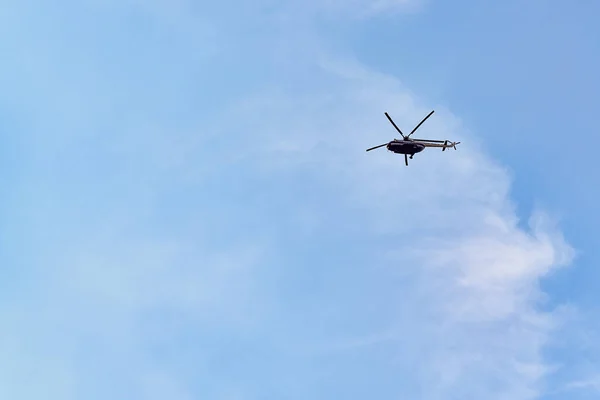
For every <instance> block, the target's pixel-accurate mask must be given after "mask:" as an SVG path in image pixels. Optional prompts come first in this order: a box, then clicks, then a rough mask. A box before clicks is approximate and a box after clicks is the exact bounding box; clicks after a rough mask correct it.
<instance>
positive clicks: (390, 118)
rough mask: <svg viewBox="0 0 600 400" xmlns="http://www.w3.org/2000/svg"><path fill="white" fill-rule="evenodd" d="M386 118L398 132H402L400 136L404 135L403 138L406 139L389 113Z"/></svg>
mask: <svg viewBox="0 0 600 400" xmlns="http://www.w3.org/2000/svg"><path fill="white" fill-rule="evenodd" d="M385 116H386V117H387V119H389V120H390V122H391V123H392V125H394V128H396V130H397V131H398V132H400V134H401V135H402V137H404V133H402V131H401V130H400V128H398V127H397V126H396V124H395V123H394V121H392V117H390V115H389V114H388V113H387V112H386V113H385Z"/></svg>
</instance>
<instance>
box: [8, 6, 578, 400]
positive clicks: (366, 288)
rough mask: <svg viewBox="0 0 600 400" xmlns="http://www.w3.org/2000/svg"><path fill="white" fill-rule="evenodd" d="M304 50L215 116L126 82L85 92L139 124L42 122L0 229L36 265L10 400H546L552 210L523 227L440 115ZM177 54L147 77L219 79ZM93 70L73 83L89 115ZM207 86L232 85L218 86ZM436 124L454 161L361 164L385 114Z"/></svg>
mask: <svg viewBox="0 0 600 400" xmlns="http://www.w3.org/2000/svg"><path fill="white" fill-rule="evenodd" d="M153 4H154V3H153ZM182 4H183V3H182ZM370 4H371V3H368V4H367V3H366V2H360V4H359V3H355V5H354V6H356V5H358V6H360V8H362V7H363V6H365V5H370ZM394 4H396V3H394ZM394 4H392V3H390V4H389V5H394ZM156 5H157V7H158V6H160V7H165V6H166V3H165V4H163V3H156ZM96 6H98V5H97V4H96ZM184 6H185V4H184ZM153 7H154V6H153ZM186 7H187V6H186ZM173 12H174V14H172V15H175V17H173V18H175V20H177V15H179V14H178V11H177V9H176V10H175V11H173ZM156 15H162V12H161V11H159V12H157V14H156ZM169 18H171V17H169ZM188 33H189V32H188ZM174 35H175V36H174V37H175V38H177V39H176V41H177V42H179V40H181V41H186V42H188V41H190V38H189V37H187V36H186V35H187V33H186V34H185V35H184V34H183V33H182V32H179V31H177V32H175V33H174ZM309 36H310V35H309ZM301 39H302V38H297V40H298V43H299V42H300V41H301ZM174 40H175V39H174ZM179 43H180V42H179ZM30 45H31V44H30ZM167 47H168V46H167ZM301 50H302V52H303V54H304V55H307V56H309V55H310V57H306V58H299V59H297V60H296V63H295V64H296V65H295V67H294V68H293V69H292V70H290V71H287V72H281V71H279V72H278V73H279V74H282V75H277V74H276V75H274V76H275V78H273V77H271V78H269V79H264V80H262V81H261V80H257V82H258V83H257V84H255V85H253V87H250V88H249V87H245V88H244V90H240V91H239V92H236V91H232V93H235V96H233V95H232V96H231V97H222V98H220V99H219V101H218V102H216V103H215V104H212V105H209V106H212V108H209V109H210V112H202V111H198V113H197V114H195V113H193V112H190V113H185V115H184V116H182V115H181V114H178V113H177V112H175V111H174V110H178V109H179V108H180V107H181V108H187V109H190V108H191V106H190V105H189V104H188V103H187V102H188V101H191V100H190V99H193V97H192V96H190V90H189V88H187V87H186V86H185V85H180V84H173V85H172V86H171V85H164V86H161V88H162V89H163V90H165V92H166V93H167V95H166V96H167V97H166V98H168V99H171V101H172V102H167V101H164V98H163V101H159V100H156V99H154V100H152V99H148V98H147V95H148V93H149V92H147V91H141V92H139V91H136V90H135V89H139V88H140V86H139V84H140V82H143V81H144V80H143V79H142V80H140V81H135V82H128V81H127V79H123V80H122V79H117V78H118V77H121V78H122V77H123V75H120V74H118V73H117V74H116V75H113V74H107V75H102V76H101V78H102V79H101V81H97V82H95V83H94V85H93V86H94V87H96V86H97V87H99V88H104V89H105V91H103V92H102V93H103V94H104V96H106V97H105V100H106V102H101V104H104V105H106V104H109V103H110V99H120V101H117V100H115V101H117V103H118V104H126V103H127V102H128V101H131V102H132V105H131V108H127V110H135V113H134V115H133V116H132V114H129V113H125V112H122V111H120V110H119V109H118V107H105V108H101V109H102V110H103V111H102V112H98V108H97V105H98V103H97V102H95V101H90V102H89V103H85V102H84V103H83V104H82V103H79V102H77V101H76V102H75V103H74V105H79V107H80V108H78V110H80V111H81V112H82V115H85V116H86V126H96V124H100V126H103V127H106V126H107V125H106V124H105V123H104V122H103V121H105V120H107V119H108V120H115V121H119V123H114V124H109V125H110V128H111V130H109V131H108V132H107V133H105V134H103V135H100V134H98V131H96V133H97V134H96V135H84V134H79V133H78V131H77V130H76V129H73V127H72V126H70V125H69V124H68V123H65V122H64V121H61V120H53V121H54V122H55V125H54V129H53V130H52V132H50V133H49V134H51V137H52V138H53V139H52V140H61V139H62V140H63V141H62V145H61V146H60V148H58V147H48V148H47V147H39V148H38V150H37V152H36V154H37V155H43V156H44V157H43V160H42V161H40V160H39V159H37V158H36V160H37V163H34V165H33V167H32V165H31V164H28V167H29V168H30V169H29V172H28V173H27V174H25V176H24V180H25V182H24V183H23V185H18V187H15V188H14V189H15V190H14V193H15V194H14V195H13V196H14V199H13V201H12V203H11V206H12V208H13V209H15V210H18V211H19V212H17V213H15V216H13V217H12V219H11V220H8V222H7V225H6V227H8V228H5V229H12V235H13V240H14V241H16V242H18V243H21V244H22V246H21V248H29V249H30V251H31V249H33V250H35V253H36V254H35V256H34V257H30V258H28V257H26V256H25V255H24V253H23V252H14V253H11V255H10V257H11V258H10V259H8V260H7V262H11V263H23V264H26V263H27V262H29V263H30V264H27V267H26V268H25V269H24V271H27V273H28V274H30V275H29V276H30V277H31V278H30V279H25V278H24V279H23V280H24V281H25V283H24V284H23V287H22V288H21V292H20V293H13V294H12V295H11V296H12V297H10V298H9V299H8V300H7V301H6V302H5V303H4V305H3V308H2V317H3V319H4V320H5V321H6V323H7V326H8V329H6V330H5V331H3V333H2V340H1V341H2V342H3V343H8V344H9V345H7V346H6V349H5V350H6V351H7V352H6V354H8V357H7V358H4V359H5V360H8V359H9V358H10V360H14V361H13V362H12V366H13V367H12V368H11V367H10V366H8V367H7V366H6V365H5V366H4V367H3V368H2V377H3V379H2V378H0V379H2V380H1V381H0V382H1V383H2V384H0V387H1V388H2V390H4V394H5V397H7V398H39V397H40V396H41V393H44V394H45V395H46V396H48V397H56V398H62V399H69V398H81V397H86V398H92V399H93V398H110V397H112V398H114V397H118V396H117V394H118V395H119V396H121V397H122V396H126V397H128V398H152V397H151V396H158V395H159V394H160V395H162V396H168V397H171V398H175V399H187V398H196V397H198V396H200V397H207V398H265V397H278V398H281V397H287V398H313V399H318V398H331V397H332V396H333V397H337V398H352V396H355V398H358V397H360V398H364V396H363V395H364V394H365V393H371V394H373V393H374V391H377V393H376V394H380V395H381V396H382V397H385V396H388V397H395V396H396V397H397V396H400V397H406V398H415V397H418V398H423V399H426V400H433V399H446V398H449V397H465V398H486V399H501V398H502V399H503V398H511V399H517V400H520V399H533V398H536V397H538V396H539V395H540V394H541V393H543V390H544V383H545V382H544V377H545V374H546V373H547V371H548V370H549V369H550V368H551V366H552V364H551V363H549V362H547V360H545V358H544V356H543V350H544V346H545V344H546V343H547V342H548V340H549V338H550V337H551V336H552V335H553V332H554V329H555V327H556V326H558V325H560V323H561V315H560V314H559V313H555V312H553V311H552V310H550V311H541V309H540V308H539V306H540V304H541V302H542V300H543V293H542V292H541V290H540V288H539V282H540V280H541V279H543V278H544V276H546V274H548V273H549V272H550V271H552V270H553V269H554V268H557V267H560V266H563V265H565V264H568V263H569V262H570V261H571V259H572V256H573V254H572V250H571V249H570V247H569V246H568V245H567V244H566V243H565V241H564V240H563V238H562V236H561V234H560V231H559V230H558V229H557V228H556V227H555V226H554V225H553V224H552V223H551V221H550V220H549V219H548V218H547V217H545V216H544V214H543V213H542V212H540V213H539V214H537V215H535V216H534V217H533V218H532V219H531V223H530V227H529V229H527V230H525V229H524V228H522V227H521V225H520V224H519V221H518V218H517V216H516V214H515V211H514V206H513V204H512V200H511V198H510V183H511V182H510V176H509V174H508V173H507V172H506V171H505V169H504V168H503V167H502V166H501V165H499V164H498V163H496V162H495V161H493V160H491V159H490V158H489V157H488V156H487V155H486V154H485V152H484V151H483V150H482V149H481V147H479V146H478V143H477V134H476V133H473V132H469V131H468V130H467V128H466V126H465V124H463V123H462V122H461V121H460V119H459V118H458V117H457V116H455V115H453V114H452V113H451V112H450V111H449V110H448V109H447V108H445V107H443V106H441V105H437V104H436V105H430V104H426V102H425V100H424V99H421V98H419V97H418V96H417V95H415V94H413V93H411V92H410V91H409V90H408V89H407V88H406V87H405V86H404V85H403V84H402V83H401V82H400V81H399V80H398V79H397V78H395V77H392V76H386V75H383V74H380V73H377V72H374V71H372V70H370V69H369V68H366V67H364V66H361V65H360V64H359V63H356V62H351V61H348V60H347V59H343V58H335V57H333V56H331V55H330V54H328V52H326V51H324V50H323V49H322V47H320V46H318V45H315V43H314V42H310V43H308V44H306V47H304V48H302V49H301ZM171 54H175V55H177V54H179V53H178V52H173V53H171ZM88 57H90V59H93V60H96V59H95V58H94V56H92V55H88ZM151 58H152V57H151ZM274 58H275V59H277V57H274ZM180 60H187V61H188V62H189V63H190V64H188V65H187V67H186V68H182V69H177V68H174V69H169V70H168V71H167V72H169V73H165V71H161V69H160V68H158V69H149V70H147V71H145V73H146V75H144V76H145V77H151V78H157V77H158V78H160V77H164V78H165V79H167V78H169V79H168V80H169V82H175V81H176V82H179V83H181V82H188V83H189V85H190V86H193V85H194V83H196V84H198V85H199V84H200V83H202V84H205V83H206V82H207V81H208V80H209V79H207V78H206V77H198V76H197V71H196V67H199V66H204V65H205V64H204V62H205V60H203V61H202V62H200V61H198V60H197V59H191V58H186V57H184V56H181V58H180ZM45 61H46V63H48V64H50V65H52V66H53V67H54V68H58V66H59V65H62V64H61V63H62V57H56V58H53V57H52V56H51V55H50V56H48V58H47V59H45ZM96 61H97V60H96ZM98 62H100V61H98ZM215 63H216V65H212V66H211V67H210V69H209V70H210V71H213V72H214V71H217V70H218V67H219V64H218V62H215ZM265 64H269V65H270V63H269V62H267V63H265ZM134 65H139V64H137V63H135V62H134ZM172 65H175V64H172ZM261 65H263V63H262V62H261V61H256V62H254V64H252V61H247V63H246V64H245V65H244V66H248V67H250V66H253V67H254V68H256V69H259V68H258V67H260V66H261ZM277 65H279V64H277ZM257 66H258V67H257ZM134 69H135V68H134ZM129 72H131V71H129ZM129 72H128V73H129ZM174 72H179V73H180V75H177V76H173V75H171V73H174ZM43 74H44V71H43V69H42V70H35V69H33V70H31V71H29V72H28V74H25V75H22V76H21V78H23V77H30V76H33V77H36V79H38V80H40V81H41V80H42V79H43V76H44V75H43ZM286 74H287V75H286ZM125 75H127V74H125ZM60 76H62V75H60ZM88 77H89V76H88V75H86V74H81V75H77V76H76V77H74V78H72V79H65V80H64V81H61V82H62V84H63V86H62V87H63V88H64V87H66V88H68V89H69V93H71V94H72V95H73V97H70V98H71V99H72V98H74V99H84V98H85V97H86V96H88V95H89V90H88V89H89V87H90V86H86V85H84V84H83V83H84V82H87V78H88ZM211 77H212V79H214V80H216V81H217V82H216V86H223V87H226V86H227V85H226V84H227V82H228V81H227V78H228V77H229V75H228V74H227V73H222V74H218V73H216V72H215V74H214V75H211ZM253 77H254V78H256V76H253ZM63 78H65V77H64V76H63ZM171 79H173V80H171ZM256 79H258V78H256ZM213 84H215V83H214V82H213ZM120 85H122V86H120ZM116 88H121V89H122V90H123V92H122V91H120V90H117V89H116ZM31 90H32V91H33V92H34V94H35V93H37V94H39V95H40V96H41V95H42V94H43V93H45V92H44V91H36V89H35V88H32V89H31ZM240 92H241V93H240ZM118 93H128V95H127V96H126V99H128V100H123V99H122V98H120V97H119V96H118ZM156 93H157V94H159V93H162V92H161V91H157V92H156ZM178 95H181V98H182V99H184V100H183V101H177V99H178V98H179V96H178ZM47 100H48V99H46V101H47ZM66 100H68V99H66ZM66 100H65V104H64V105H65V106H66V105H67V104H68V103H69V101H66ZM134 100H135V101H136V102H134ZM39 101H41V100H39ZM200 103H201V104H198V103H194V104H196V106H197V108H198V109H199V110H201V109H202V107H203V106H204V105H205V104H204V103H205V102H202V101H201V102H200ZM208 103H210V101H208ZM161 105H169V109H168V111H169V112H163V111H164V110H163V109H162V108H161ZM431 108H435V109H436V114H435V115H434V117H433V118H432V119H431V120H429V121H428V122H427V124H426V125H424V126H423V128H422V130H421V131H420V132H421V133H420V135H422V136H425V137H439V138H442V139H445V138H448V139H456V140H460V141H462V142H463V144H461V146H460V148H459V151H454V150H451V151H449V152H443V153H442V152H441V151H439V150H438V151H432V150H426V151H425V152H423V153H421V154H418V155H417V156H415V158H414V160H412V162H411V165H410V167H409V168H406V167H404V165H403V160H402V158H401V157H398V156H394V155H392V154H390V153H388V152H386V151H385V150H380V151H378V152H373V153H365V151H364V150H365V149H366V148H367V147H370V146H372V145H375V144H379V143H383V142H385V141H387V140H389V139H391V138H392V137H394V134H395V133H394V130H393V128H391V126H390V125H389V123H388V122H387V120H386V119H385V117H384V116H383V112H384V111H388V112H390V113H391V114H392V116H393V117H394V119H395V120H396V122H397V123H399V124H400V125H401V126H403V127H404V126H406V127H407V128H408V127H409V126H412V125H414V124H415V123H416V122H418V121H419V120H420V119H421V118H422V117H423V116H424V115H425V114H426V113H427V112H429V111H430V109H431ZM132 113H133V111H132ZM42 114H43V112H42ZM62 128H70V129H69V130H68V131H67V132H62ZM24 135H25V136H23V137H24V138H25V139H23V141H26V140H33V139H35V138H38V136H39V135H37V134H35V133H31V134H29V135H27V134H26V133H24ZM65 137H67V138H68V140H67V139H65ZM48 141H50V139H48ZM23 151H24V154H25V156H30V155H31V154H30V153H27V150H23ZM82 155H85V157H83V156H82ZM25 159H26V160H30V159H31V158H28V157H25ZM25 163H26V162H25ZM48 182H51V183H54V185H49V184H48ZM25 200H26V201H25ZM17 227H18V229H17ZM5 233H6V232H5ZM4 257H7V256H6V255H5V256H4ZM23 273H25V272H23ZM42 333H43V334H42ZM5 362H6V361H5ZM47 371H51V372H52V374H51V375H48V374H46V372H47ZM31 374H33V376H34V377H35V378H34V379H35V380H36V382H37V385H35V388H33V386H32V385H29V384H28V383H27V381H26V379H27V378H26V377H27V376H31ZM398 382H400V383H398ZM373 387H376V388H377V389H373ZM38 388H39V389H38ZM37 390H40V392H39V393H38V392H36V391H37ZM28 391H29V392H28ZM19 395H21V397H19ZM242 395H243V396H242Z"/></svg>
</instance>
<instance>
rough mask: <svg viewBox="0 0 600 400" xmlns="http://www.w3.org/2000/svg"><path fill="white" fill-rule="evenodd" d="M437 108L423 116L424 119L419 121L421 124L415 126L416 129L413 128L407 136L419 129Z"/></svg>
mask: <svg viewBox="0 0 600 400" xmlns="http://www.w3.org/2000/svg"><path fill="white" fill-rule="evenodd" d="M434 111H435V110H432V111H431V112H430V113H429V114H427V116H426V117H425V118H423V120H422V121H421V122H419V125H417V126H415V129H413V130H412V131H411V132H410V133H409V134H408V136H407V137H409V136H410V135H412V134H413V133H414V132H415V131H416V130H417V129H419V127H420V126H421V125H422V124H423V122H425V121H426V120H427V118H429V117H431V114H433V112H434Z"/></svg>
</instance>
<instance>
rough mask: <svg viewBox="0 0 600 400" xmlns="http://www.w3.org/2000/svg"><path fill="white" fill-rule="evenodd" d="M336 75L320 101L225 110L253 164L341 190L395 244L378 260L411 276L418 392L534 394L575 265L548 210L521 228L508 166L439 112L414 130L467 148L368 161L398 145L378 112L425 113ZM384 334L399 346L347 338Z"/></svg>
mask: <svg viewBox="0 0 600 400" xmlns="http://www.w3.org/2000/svg"><path fill="white" fill-rule="evenodd" d="M333 64H336V63H333ZM328 65H332V64H331V63H329V64H328ZM340 68H341V69H340ZM328 71H330V72H331V71H333V74H334V75H333V76H329V79H330V82H329V84H328V85H326V86H325V87H322V88H319V85H321V84H322V82H321V81H319V78H317V77H315V81H316V82H315V83H314V86H315V87H313V88H312V89H313V90H314V91H313V92H312V94H311V95H308V96H306V97H295V96H293V95H292V94H289V95H287V94H285V93H282V92H277V93H275V92H270V93H266V94H264V95H261V96H258V97H256V98H253V99H251V100H245V101H243V102H242V103H240V107H239V108H238V109H237V111H230V113H231V114H230V115H232V116H236V117H237V118H233V119H232V120H233V121H235V120H238V119H241V120H244V121H245V122H246V124H247V126H249V127H251V130H252V131H253V132H256V134H255V135H253V136H252V137H248V138H244V139H241V138H240V139H241V140H242V143H243V148H247V149H248V153H249V154H248V160H250V158H252V159H254V160H257V159H258V160H261V162H262V163H263V169H262V171H272V172H273V173H275V171H277V172H276V173H281V171H282V170H285V169H286V168H288V169H293V170H297V169H302V170H305V171H306V170H310V171H312V173H311V174H310V175H308V176H311V177H317V176H318V177H319V179H326V180H327V182H329V183H330V184H331V185H333V186H334V188H335V190H336V191H337V195H336V197H337V198H338V201H339V202H340V203H339V204H340V207H343V208H344V209H347V210H350V209H352V210H355V211H354V212H353V213H352V214H349V215H348V218H352V219H354V220H355V224H357V225H358V226H359V227H364V228H366V229H368V230H369V231H370V232H371V233H370V235H380V237H381V239H382V240H387V238H390V237H391V238H395V239H394V240H395V242H396V243H397V245H393V246H391V248H390V249H388V251H387V253H386V255H385V256H384V258H383V259H381V258H380V257H379V258H376V261H373V263H375V264H378V263H382V262H383V263H384V264H387V265H389V268H394V269H397V270H400V271H398V273H401V274H407V275H406V276H407V279H408V281H407V282H405V283H404V284H403V285H401V286H399V287H398V291H400V292H401V293H399V294H398V296H397V299H396V300H397V301H398V302H399V303H398V314H397V315H396V317H395V318H394V319H393V321H389V322H390V323H392V324H393V325H394V326H396V328H397V330H396V340H399V341H401V342H403V345H402V346H401V348H402V349H403V351H404V352H406V351H408V349H407V347H408V348H410V349H411V350H410V351H408V352H409V355H407V356H406V358H405V359H404V360H403V361H402V362H404V363H407V364H411V365H414V367H415V371H416V372H417V374H418V375H420V376H421V378H422V382H423V385H427V387H428V388H427V389H424V393H426V395H425V396H424V397H422V398H425V399H438V398H440V399H442V398H448V397H452V396H464V397H469V398H472V397H480V398H484V397H485V398H489V399H501V398H511V399H533V398H537V397H538V396H539V395H540V394H541V393H542V392H543V390H544V378H545V374H546V373H548V372H549V371H551V370H552V365H551V364H550V363H547V361H546V360H545V359H544V356H543V351H544V348H545V345H546V344H547V343H548V341H549V338H550V337H551V335H552V333H553V331H554V328H555V327H556V326H557V325H559V324H560V323H561V319H560V314H556V313H553V312H544V311H541V310H540V309H539V307H540V306H541V305H542V304H543V299H544V294H543V293H542V292H540V289H539V282H540V280H541V279H543V278H544V277H545V276H546V275H547V274H548V273H549V272H550V271H552V270H553V269H554V268H557V267H560V266H564V265H566V264H568V263H569V262H570V261H571V259H572V257H573V252H572V249H571V248H570V247H569V246H568V245H567V244H566V243H565V242H564V240H563V238H562V236H561V234H560V232H558V231H557V230H556V228H554V227H553V225H552V223H551V221H550V220H549V219H548V218H547V217H546V216H545V215H544V214H543V213H542V212H539V213H537V214H536V215H534V216H533V217H532V219H531V220H530V230H529V231H526V230H524V229H523V228H522V227H520V226H519V224H518V218H517V216H516V215H515V212H514V207H513V204H512V201H511V199H510V193H509V190H510V179H509V176H508V174H507V172H506V171H505V170H503V169H502V168H501V167H500V166H499V165H497V164H496V163H495V162H493V161H492V160H490V159H489V158H488V157H487V156H486V155H485V154H484V153H483V151H482V150H481V149H480V148H479V147H478V146H477V143H476V139H475V138H474V137H473V135H471V134H469V133H467V132H464V131H462V127H461V124H460V122H459V121H458V120H457V119H456V117H454V116H452V115H451V114H450V113H449V112H447V111H446V110H444V109H442V110H441V112H438V113H436V114H434V117H433V118H432V119H430V120H429V121H428V122H427V125H424V126H423V129H422V132H421V133H420V134H419V136H425V137H437V138H442V139H446V138H448V139H456V140H461V141H462V142H463V144H461V146H460V147H459V151H453V150H451V151H450V152H443V153H442V152H441V151H439V150H438V151H435V150H433V151H432V150H426V151H425V152H423V153H421V154H418V155H416V156H415V158H414V160H412V161H411V165H410V167H409V168H405V167H404V165H403V160H402V159H401V157H400V156H395V155H392V154H391V153H388V152H386V151H385V150H380V151H379V152H374V153H365V151H364V149H366V148H367V147H370V146H372V145H376V144H379V143H382V142H385V141H386V140H389V139H391V138H392V137H393V130H392V129H393V128H391V127H390V126H388V123H387V121H386V120H385V118H384V117H383V111H389V112H390V113H391V114H392V116H393V117H394V118H395V120H396V122H397V123H400V124H401V125H402V126H403V127H406V128H409V127H412V125H414V124H416V122H418V121H419V120H420V118H422V116H424V115H425V114H426V112H427V111H428V109H429V107H425V106H423V105H416V102H417V100H416V97H414V96H413V95H411V94H410V93H409V92H407V91H406V90H405V89H403V88H402V86H401V85H400V83H399V82H397V81H396V80H395V79H393V78H392V77H386V76H381V75H379V74H375V73H370V72H368V71H366V70H364V69H361V68H358V67H356V66H352V65H343V63H342V64H339V63H338V64H337V68H328ZM340 72H341V73H340ZM331 82H333V83H331ZM257 135H258V136H257ZM474 142H475V143H474ZM248 162H250V161H248ZM365 217H368V218H367V219H365ZM370 221H373V222H370ZM365 235H366V234H365ZM392 249H393V250H392ZM377 260H379V261H377ZM364 301H368V299H367V298H365V299H364ZM411 308H415V309H417V310H418V311H415V310H411ZM378 337H382V338H383V339H382V340H386V341H387V340H390V337H389V334H388V332H384V333H380V334H378V333H375V334H373V335H369V336H368V337H366V338H354V339H352V338H349V339H347V340H349V341H350V342H349V343H355V344H356V343H358V344H361V343H362V344H363V345H369V344H372V343H373V342H374V340H373V338H378ZM375 342H377V340H375ZM332 346H333V348H337V346H338V345H336V344H332ZM350 347H352V346H350ZM399 349H400V348H399ZM415 349H418V350H415ZM402 362H401V363H402ZM399 378H400V377H399ZM406 395H408V393H406Z"/></svg>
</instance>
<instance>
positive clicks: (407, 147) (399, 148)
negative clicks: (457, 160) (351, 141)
mask: <svg viewBox="0 0 600 400" xmlns="http://www.w3.org/2000/svg"><path fill="white" fill-rule="evenodd" d="M431 114H433V111H431V112H430V113H429V114H427V116H426V117H425V118H423V120H422V121H421V122H419V124H418V125H417V126H415V128H414V129H413V130H412V131H411V132H410V133H409V134H408V135H406V136H404V134H403V133H402V131H401V130H400V128H398V127H397V126H396V124H395V123H394V121H392V118H391V117H390V116H389V115H388V113H387V112H386V113H385V116H386V117H387V119H389V120H390V122H391V123H392V125H394V128H396V130H397V131H398V132H399V133H400V135H402V140H398V139H394V140H392V141H391V142H389V143H384V144H380V145H379V146H375V147H371V148H370V149H367V151H371V150H375V149H378V148H380V147H383V146H386V147H387V149H388V150H389V151H392V152H394V153H396V154H404V162H405V163H406V166H408V158H409V157H408V156H409V155H410V159H411V160H412V158H413V156H414V155H415V154H417V153H420V152H422V151H423V150H425V148H426V147H441V148H442V151H445V150H446V148H448V147H453V148H454V150H456V145H457V144H460V142H451V141H449V140H429V139H410V135H412V134H413V133H414V132H415V131H416V130H417V129H419V127H420V126H421V125H422V124H423V122H425V121H426V120H427V118H429V117H430V116H431Z"/></svg>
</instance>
